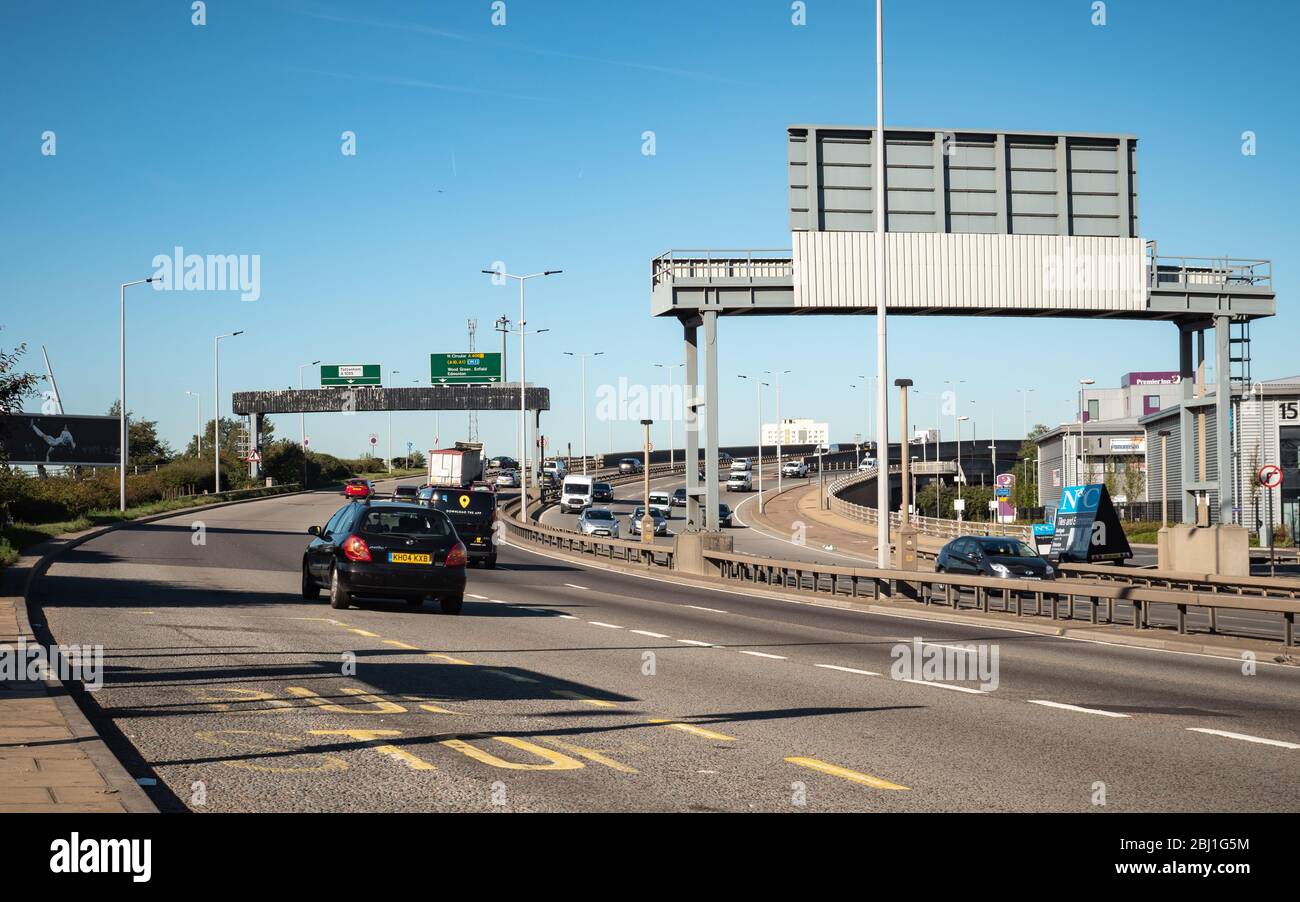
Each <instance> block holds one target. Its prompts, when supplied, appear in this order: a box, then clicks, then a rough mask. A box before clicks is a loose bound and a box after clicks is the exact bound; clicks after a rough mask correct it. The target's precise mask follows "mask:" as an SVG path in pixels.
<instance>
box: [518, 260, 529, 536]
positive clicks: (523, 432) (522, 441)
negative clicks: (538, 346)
mask: <svg viewBox="0 0 1300 902" xmlns="http://www.w3.org/2000/svg"><path fill="white" fill-rule="evenodd" d="M527 331H528V326H527V321H526V320H525V319H524V280H523V279H520V280H519V493H520V496H521V497H522V498H523V504H522V505H520V507H519V519H521V520H523V521H524V522H525V523H527V522H528V409H527V407H526V406H525V405H526V403H527V400H526V398H525V392H526V389H525V386H526V385H527V384H528V380H527V378H526V373H527V372H528V369H527V367H526V366H525V363H524V333H525V332H527Z"/></svg>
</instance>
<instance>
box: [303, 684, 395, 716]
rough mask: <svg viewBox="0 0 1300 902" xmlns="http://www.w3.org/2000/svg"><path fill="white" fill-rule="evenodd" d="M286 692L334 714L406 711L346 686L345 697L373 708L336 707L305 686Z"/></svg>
mask: <svg viewBox="0 0 1300 902" xmlns="http://www.w3.org/2000/svg"><path fill="white" fill-rule="evenodd" d="M285 691H286V692H288V693H289V694H290V695H292V696H295V697H297V698H304V699H306V700H307V701H309V702H310V703H311V704H313V705H315V706H316V707H318V708H320V709H321V710H322V711H330V712H332V713H334V714H405V713H406V709H405V708H403V707H402V706H401V705H399V704H397V703H396V702H388V701H384V700H383V699H382V698H380V697H379V696H377V695H372V694H370V693H368V692H366V690H364V689H357V688H355V687H352V686H344V687H343V688H342V690H341V691H342V692H343V693H344V694H345V695H351V696H354V697H355V698H359V699H360V700H361V701H363V702H367V703H368V704H370V705H371V706H373V707H370V708H368V709H363V708H361V707H359V706H354V705H335V704H331V703H330V702H327V701H326V700H325V699H323V698H321V697H320V696H319V695H317V694H316V693H315V692H312V691H311V690H310V689H308V688H306V687H305V686H286V687H285Z"/></svg>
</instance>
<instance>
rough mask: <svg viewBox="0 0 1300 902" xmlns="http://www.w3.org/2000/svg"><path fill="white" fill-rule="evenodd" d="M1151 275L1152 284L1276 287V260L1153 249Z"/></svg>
mask: <svg viewBox="0 0 1300 902" xmlns="http://www.w3.org/2000/svg"><path fill="white" fill-rule="evenodd" d="M1147 278H1148V279H1149V282H1150V287H1152V288H1196V287H1197V286H1221V285H1222V286H1228V285H1235V286H1243V287H1248V288H1272V286H1273V262H1272V261H1271V260H1243V259H1236V258H1232V257H1167V256H1165V257H1162V256H1157V255H1155V254H1154V253H1149V254H1148V255H1147Z"/></svg>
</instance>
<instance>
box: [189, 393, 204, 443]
mask: <svg viewBox="0 0 1300 902" xmlns="http://www.w3.org/2000/svg"><path fill="white" fill-rule="evenodd" d="M185 394H187V395H190V396H191V397H193V398H194V429H195V432H194V441H195V442H196V443H197V446H198V456H199V457H200V458H202V457H203V400H202V399H201V398H200V397H199V393H198V392H196V391H187V392H186V393H185Z"/></svg>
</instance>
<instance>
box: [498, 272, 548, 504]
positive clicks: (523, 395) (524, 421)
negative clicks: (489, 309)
mask: <svg viewBox="0 0 1300 902" xmlns="http://www.w3.org/2000/svg"><path fill="white" fill-rule="evenodd" d="M563 271H564V270H562V269H547V270H544V271H542V272H534V273H528V274H527V275H514V274H512V273H508V272H501V271H499V270H495V269H485V270H482V272H483V273H485V274H486V275H489V276H492V277H494V278H499V279H514V280H515V281H516V282H518V283H519V322H518V326H519V496H520V498H521V499H523V501H522V503H521V504H520V505H519V519H520V520H522V521H524V522H525V523H527V522H528V392H527V385H528V378H527V374H528V362H527V356H526V344H525V342H524V337H525V336H526V335H527V334H528V328H527V327H528V317H527V314H526V313H525V310H524V283H525V282H527V281H528V280H529V279H536V278H540V277H541V276H554V275H558V274H559V273H561V272H563ZM540 454H541V449H540V448H539V449H538V455H539V456H540ZM539 463H540V461H539Z"/></svg>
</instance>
